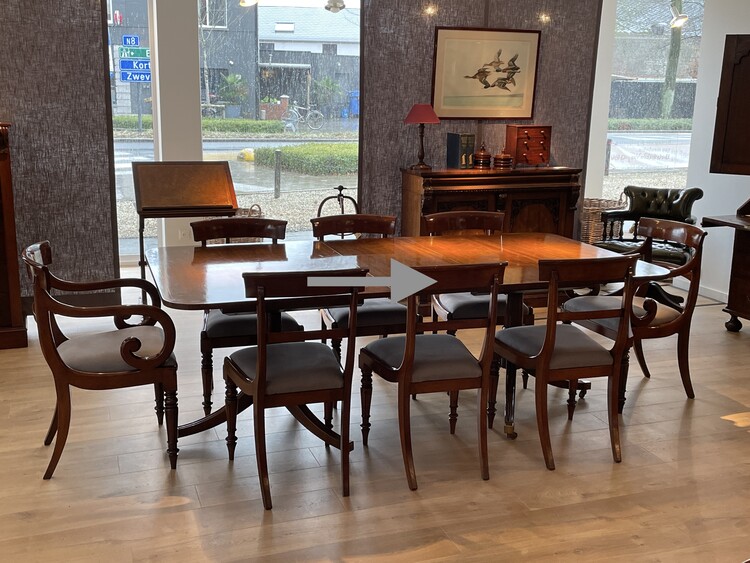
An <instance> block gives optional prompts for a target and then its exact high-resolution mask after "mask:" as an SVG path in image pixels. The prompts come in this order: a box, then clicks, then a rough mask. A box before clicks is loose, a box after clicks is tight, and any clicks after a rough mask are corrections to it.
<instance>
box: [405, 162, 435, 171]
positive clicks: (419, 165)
mask: <svg viewBox="0 0 750 563" xmlns="http://www.w3.org/2000/svg"><path fill="white" fill-rule="evenodd" d="M409 170H432V166H430V165H429V164H425V163H424V162H418V163H417V164H412V165H411V166H409Z"/></svg>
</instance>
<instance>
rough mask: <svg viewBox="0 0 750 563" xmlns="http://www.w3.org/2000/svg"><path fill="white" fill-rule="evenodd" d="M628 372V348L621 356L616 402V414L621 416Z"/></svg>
mask: <svg viewBox="0 0 750 563" xmlns="http://www.w3.org/2000/svg"><path fill="white" fill-rule="evenodd" d="M629 371H630V346H628V347H627V348H626V349H625V353H624V354H623V355H622V364H621V368H620V395H619V400H618V401H617V412H618V413H619V414H622V409H623V408H624V407H625V390H626V388H627V386H628V372H629Z"/></svg>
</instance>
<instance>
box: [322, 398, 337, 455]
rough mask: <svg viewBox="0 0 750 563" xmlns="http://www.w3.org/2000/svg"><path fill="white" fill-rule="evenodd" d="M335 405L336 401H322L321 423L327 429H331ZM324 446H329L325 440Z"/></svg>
mask: <svg viewBox="0 0 750 563" xmlns="http://www.w3.org/2000/svg"><path fill="white" fill-rule="evenodd" d="M335 407H336V401H326V402H325V403H323V424H325V427H326V428H328V429H329V430H333V409H334V408H335ZM325 447H326V448H329V447H330V446H329V445H328V443H327V442H326V444H325Z"/></svg>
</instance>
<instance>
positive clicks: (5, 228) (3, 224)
mask: <svg viewBox="0 0 750 563" xmlns="http://www.w3.org/2000/svg"><path fill="white" fill-rule="evenodd" d="M9 128H10V124H9V123H2V122H0V236H2V244H0V348H22V347H24V346H26V345H27V340H26V325H25V324H24V317H23V313H22V312H21V282H20V279H19V277H18V248H17V247H16V220H15V215H14V212H13V187H12V184H11V175H10V142H9V140H8V130H9Z"/></svg>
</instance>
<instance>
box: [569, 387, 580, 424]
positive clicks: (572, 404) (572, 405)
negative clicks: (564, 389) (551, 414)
mask: <svg viewBox="0 0 750 563" xmlns="http://www.w3.org/2000/svg"><path fill="white" fill-rule="evenodd" d="M576 391H578V380H577V379H571V380H569V381H568V420H573V413H574V412H575V410H576Z"/></svg>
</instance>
